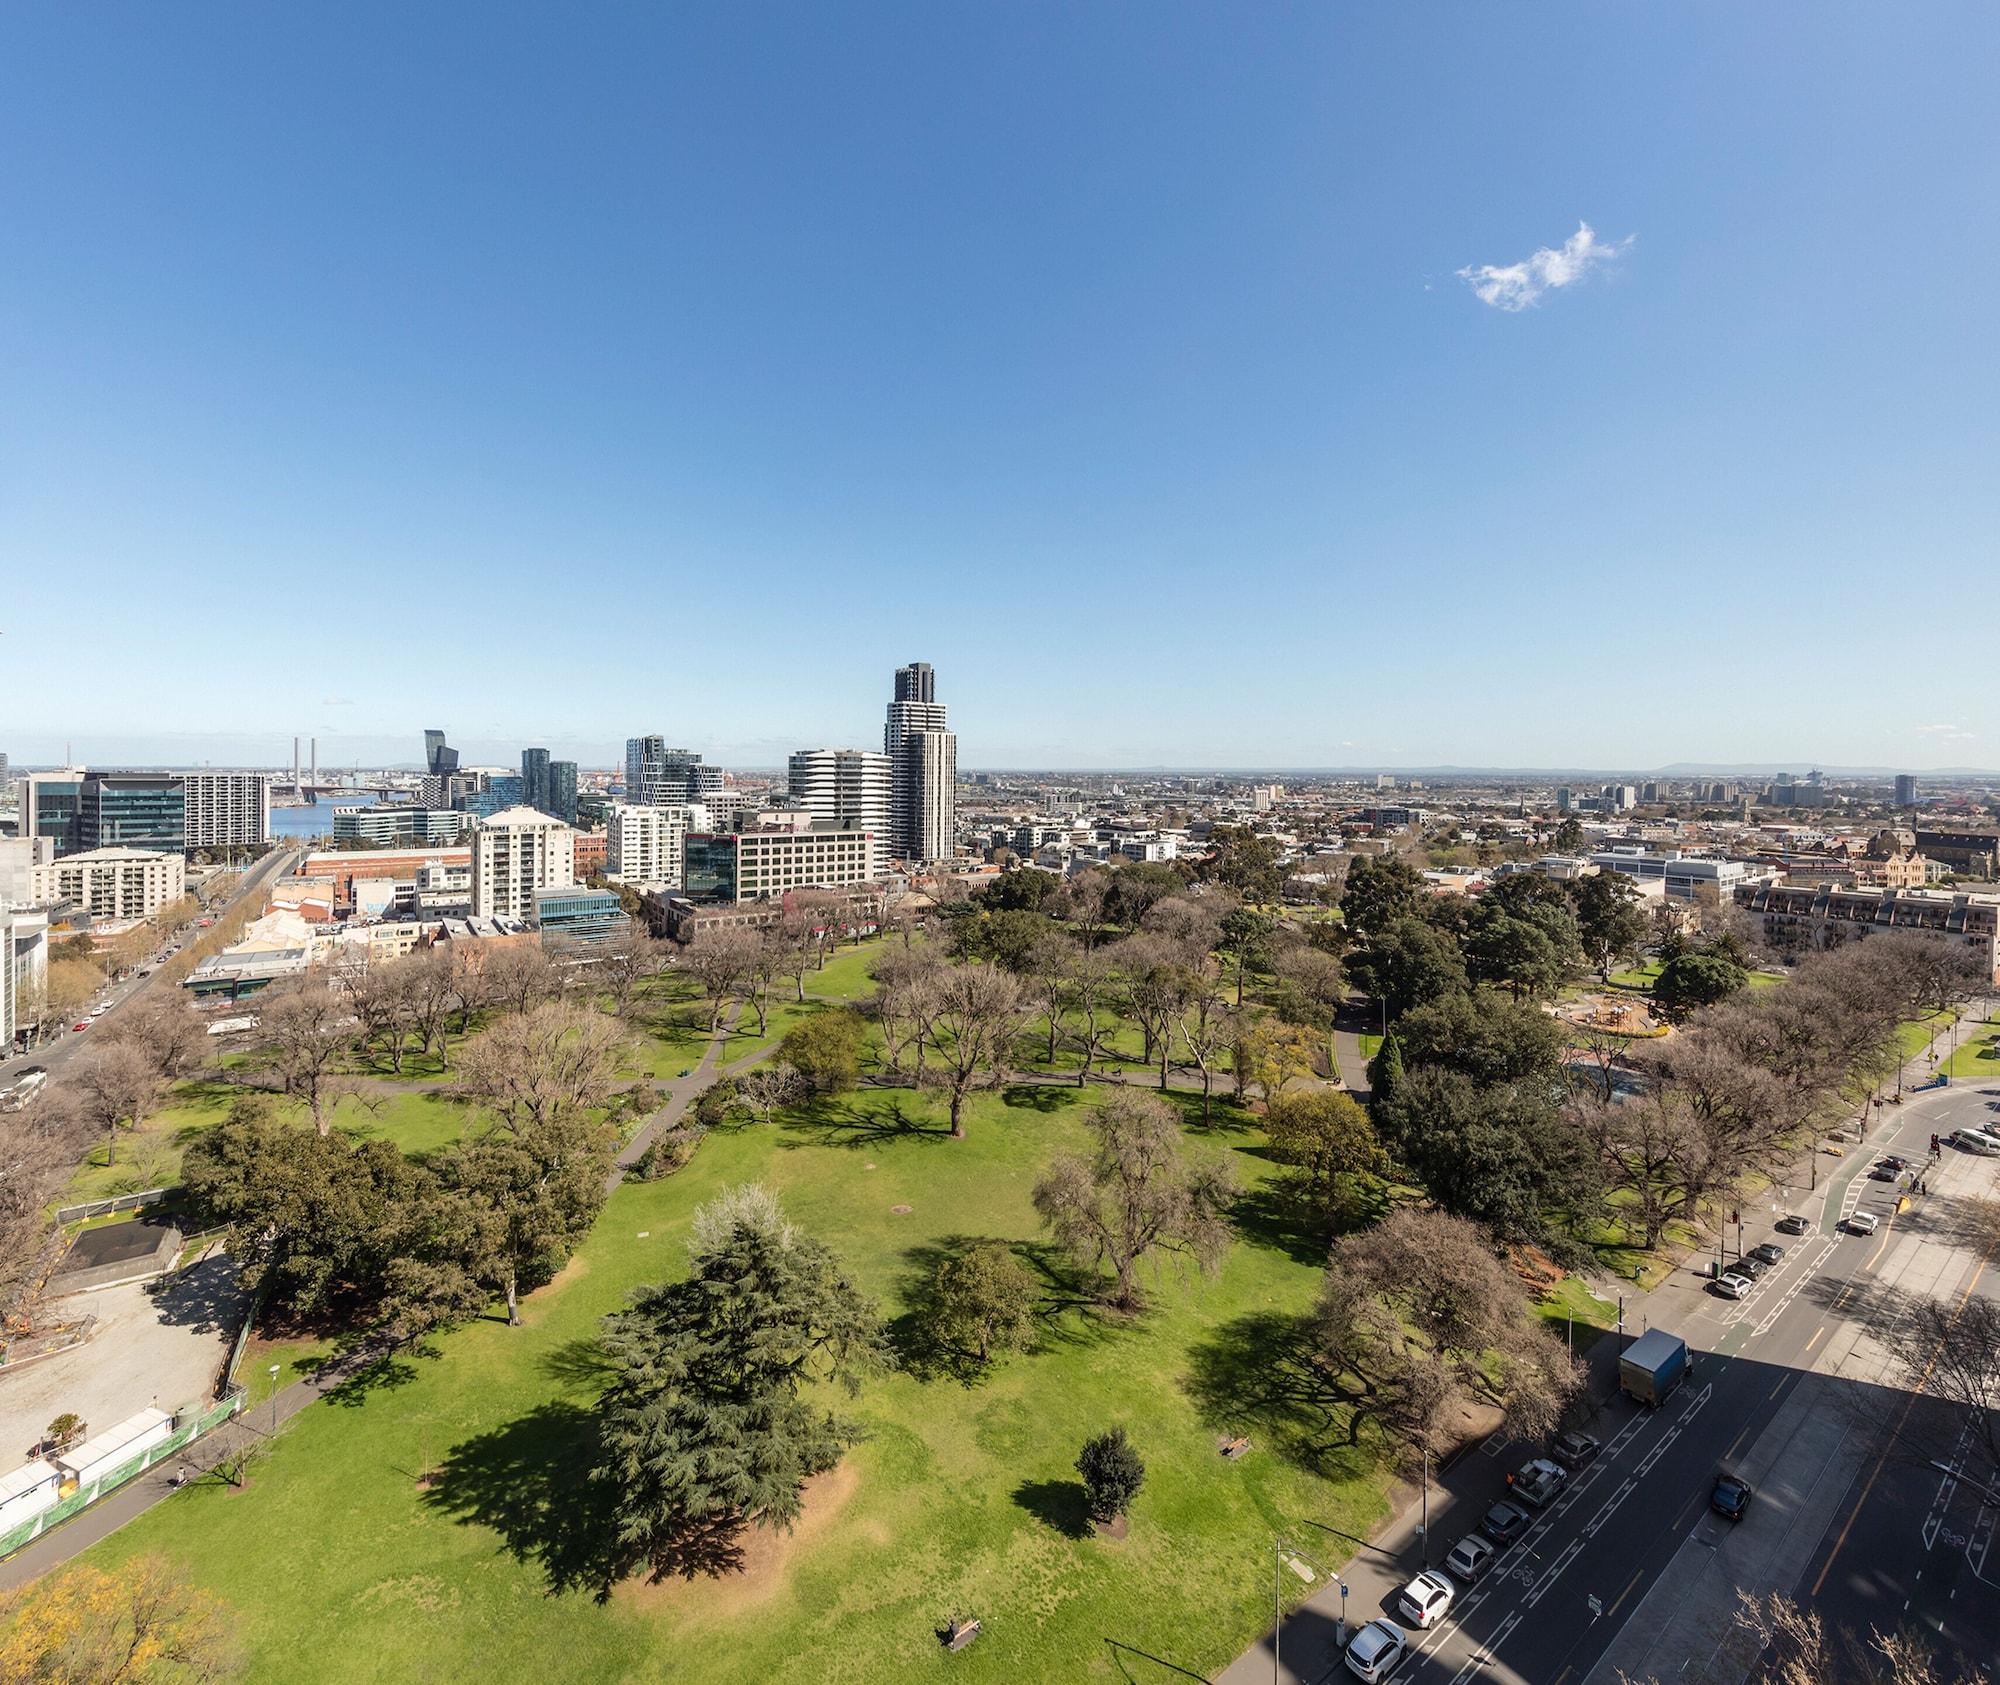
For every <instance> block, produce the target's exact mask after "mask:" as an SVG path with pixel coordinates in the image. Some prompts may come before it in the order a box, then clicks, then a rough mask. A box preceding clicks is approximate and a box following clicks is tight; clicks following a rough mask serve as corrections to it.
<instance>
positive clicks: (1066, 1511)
mask: <svg viewBox="0 0 2000 1685" xmlns="http://www.w3.org/2000/svg"><path fill="white" fill-rule="evenodd" d="M1014 1502H1015V1503H1017V1504H1018V1505H1020V1507H1021V1508H1022V1509H1024V1510H1026V1511H1027V1512H1028V1513H1029V1514H1030V1515H1032V1516H1033V1517H1034V1518H1035V1519H1036V1520H1037V1521H1039V1522H1042V1523H1043V1524H1044V1525H1046V1526H1049V1527H1053V1528H1054V1529H1055V1530H1056V1531H1057V1532H1058V1533H1060V1534H1062V1536H1063V1537H1064V1538H1065V1539H1087V1538H1089V1537H1090V1495H1089V1494H1088V1493H1087V1492H1085V1491H1084V1489H1083V1482H1082V1481H1080V1480H1024V1481H1022V1482H1021V1484H1020V1485H1019V1486H1016V1487H1015V1488H1014Z"/></svg>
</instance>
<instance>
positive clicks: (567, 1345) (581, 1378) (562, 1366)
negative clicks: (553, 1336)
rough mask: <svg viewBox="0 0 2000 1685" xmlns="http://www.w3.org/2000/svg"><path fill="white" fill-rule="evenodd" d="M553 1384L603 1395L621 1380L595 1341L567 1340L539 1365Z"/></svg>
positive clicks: (543, 1357)
mask: <svg viewBox="0 0 2000 1685" xmlns="http://www.w3.org/2000/svg"><path fill="white" fill-rule="evenodd" d="M536 1367H537V1368H539V1369H540V1370H541V1372H542V1373H543V1374H544V1375H546V1376H548V1378H549V1379H550V1380H552V1381H558V1382H560V1383H561V1384H562V1385H564V1386H566V1387H576V1388H579V1389H581V1390H583V1391H587V1392H590V1393H592V1394H598V1393H602V1392H603V1391H604V1390H605V1388H607V1387H608V1386H610V1385H611V1383H612V1381H613V1380H615V1379H616V1378H617V1373H618V1371H617V1368H616V1366H615V1365H614V1364H613V1363H612V1361H611V1359H610V1358H609V1357H608V1356H607V1355H606V1354H605V1350H604V1347H603V1345H602V1344H601V1343H600V1342H599V1341H597V1340H595V1339H581V1340H565V1341H564V1342H563V1343H562V1344H561V1345H559V1346H557V1347H555V1348H554V1349H553V1350H552V1351H548V1352H545V1353H544V1354H543V1355H542V1358H541V1361H540V1362H539V1363H538V1364H537V1365H536Z"/></svg>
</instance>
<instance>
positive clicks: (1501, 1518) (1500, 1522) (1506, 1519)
mask: <svg viewBox="0 0 2000 1685" xmlns="http://www.w3.org/2000/svg"><path fill="white" fill-rule="evenodd" d="M1534 1519H1535V1518H1534V1517H1533V1516H1532V1515H1530V1514H1529V1513H1528V1512H1527V1511H1526V1510H1524V1509H1523V1508H1522V1507H1521V1506H1520V1505H1519V1504H1513V1503H1509V1502H1508V1501H1507V1500H1506V1499H1505V1498H1502V1499H1501V1500H1500V1501H1499V1502H1498V1503H1497V1504H1495V1505H1494V1506H1493V1507H1492V1508H1491V1509H1490V1510H1488V1511H1487V1512H1486V1514H1485V1516H1484V1517H1483V1518H1482V1519H1481V1520H1480V1523H1479V1530H1480V1532H1482V1533H1484V1534H1485V1535H1486V1536H1487V1537H1488V1538H1489V1539H1491V1540H1492V1541H1493V1542H1494V1543H1495V1544H1496V1545H1503V1546H1504V1545H1511V1544H1512V1543H1513V1542H1514V1541H1515V1540H1516V1539H1518V1538H1519V1537H1520V1536H1521V1535H1522V1534H1523V1533H1525V1532H1527V1530H1528V1528H1529V1526H1530V1525H1531V1524H1532V1523H1533V1521H1534Z"/></svg>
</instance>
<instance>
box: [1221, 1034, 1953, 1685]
mask: <svg viewBox="0 0 2000 1685" xmlns="http://www.w3.org/2000/svg"><path fill="white" fill-rule="evenodd" d="M1986 1004H1987V1003H1985V1002H1983V1001H1979V1002H1973V1003H1970V1004H1969V1005H1968V1007H1967V1009H1966V1016H1967V1017H1968V1018H1971V1017H1974V1016H1977V1015H1979V1014H1980V1013H1981V1011H1982V1010H1983V1008H1984V1007H1985V1005H1986ZM1949 1033H1950V1030H1949V1026H1947V1028H1946V1029H1945V1030H1943V1031H1940V1032H1939V1033H1938V1035H1935V1036H1933V1037H1932V1038H1931V1040H1930V1041H1929V1042H1927V1043H1926V1044H1925V1045H1924V1046H1923V1047H1921V1048H1919V1049H1918V1050H1917V1051H1916V1053H1914V1054H1913V1055H1912V1056H1911V1057H1910V1058H1909V1059H1908V1060H1906V1061H1905V1062H1904V1065H1903V1069H1902V1077H1903V1082H1904V1084H1905V1085H1906V1087H1907V1086H1908V1085H1909V1084H1911V1083H1913V1082H1921V1081H1925V1080H1927V1078H1928V1076H1929V1074H1930V1061H1929V1055H1930V1051H1931V1049H1932V1048H1933V1047H1934V1046H1936V1044H1937V1042H1938V1040H1939V1037H1940V1036H1943V1035H1947V1034H1949ZM1893 1083H1894V1078H1893V1077H1892V1078H1891V1079H1890V1083H1889V1084H1887V1085H1885V1089H1886V1092H1889V1093H1893V1092H1894V1091H1895V1090H1894V1086H1893ZM1900 1125H1901V1110H1900V1108H1898V1107H1894V1106H1889V1105H1885V1106H1883V1107H1882V1108H1881V1110H1880V1112H1879V1114H1877V1113H1876V1111H1875V1109H1874V1108H1873V1107H1871V1108H1870V1119H1869V1124H1868V1132H1869V1133H1870V1134H1873V1133H1874V1132H1875V1131H1877V1130H1881V1129H1887V1130H1894V1129H1896V1128H1899V1127H1900ZM1864 1139H1865V1137H1864ZM1855 1151H1857V1152H1858V1151H1859V1149H1858V1148H1857V1149H1855ZM1852 1156H1853V1155H1852V1154H1851V1153H1850V1154H1849V1155H1847V1157H1843V1159H1841V1160H1840V1161H1837V1162H1838V1163H1839V1164H1842V1165H1845V1164H1846V1163H1847V1162H1848V1158H1849V1157H1852ZM1812 1162H1813V1160H1812V1156H1811V1155H1810V1154H1807V1155H1802V1156H1801V1157H1800V1158H1799V1160H1798V1161H1797V1163H1796V1164H1794V1165H1792V1166H1790V1167H1789V1169H1788V1172H1787V1175H1786V1177H1785V1178H1782V1179H1774V1180H1773V1183H1772V1188H1773V1190H1774V1191H1778V1190H1782V1191H1783V1192H1784V1193H1787V1194H1789V1193H1793V1192H1799V1193H1803V1192H1804V1191H1805V1189H1806V1184H1807V1182H1808V1181H1810V1180H1812V1179H1813V1171H1812V1170H1811V1168H1810V1167H1811V1165H1812ZM1834 1162H1836V1161H1832V1160H1829V1163H1834ZM1829 1174H1830V1175H1837V1174H1839V1171H1838V1170H1834V1171H1831V1172H1830V1173H1829ZM1827 1179H1828V1178H1827V1177H1824V1176H1823V1177H1820V1178H1819V1181H1820V1184H1821V1185H1822V1186H1824V1184H1825V1182H1826V1180H1827ZM1772 1207H1773V1213H1774V1214H1777V1213H1779V1212H1781V1211H1782V1209H1783V1207H1782V1205H1781V1204H1780V1203H1779V1201H1777V1200H1775V1199H1774V1200H1773V1202H1772ZM1767 1225H1768V1219H1765V1218H1761V1217H1760V1218H1759V1219H1758V1220H1757V1221H1756V1222H1755V1224H1754V1225H1753V1224H1752V1223H1750V1222H1746V1223H1745V1224H1744V1229H1745V1234H1744V1237H1743V1238H1744V1243H1745V1244H1746V1245H1754V1244H1755V1243H1756V1242H1757V1241H1758V1240H1761V1239H1764V1238H1766V1236H1765V1234H1764V1229H1765V1228H1766V1227H1767ZM1753 1226H1754V1228H1755V1233H1754V1234H1753V1233H1751V1232H1749V1231H1751V1230H1752V1228H1753ZM1708 1256H1709V1255H1708V1254H1706V1253H1702V1254H1690V1255H1689V1256H1688V1257H1687V1258H1684V1259H1682V1260H1680V1261H1679V1262H1677V1263H1676V1264H1675V1266H1674V1267H1673V1268H1672V1269H1671V1270H1670V1271H1669V1272H1668V1273H1667V1275H1666V1277H1665V1278H1664V1279H1663V1280H1662V1281H1661V1282H1660V1283H1659V1284H1658V1285H1657V1286H1655V1287H1653V1288H1650V1289H1645V1290H1642V1289H1640V1288H1639V1287H1638V1286H1637V1285H1636V1284H1634V1283H1631V1282H1625V1283H1618V1282H1609V1283H1593V1288H1594V1290H1596V1291H1598V1292H1599V1293H1600V1294H1622V1298H1623V1311H1624V1321H1623V1327H1624V1330H1625V1332H1626V1333H1628V1334H1637V1333H1640V1332H1642V1331H1643V1330H1645V1329H1646V1328H1649V1327H1652V1326H1654V1325H1655V1324H1665V1325H1666V1326H1668V1327H1670V1328H1672V1327H1678V1326H1679V1325H1680V1323H1681V1322H1682V1320H1683V1317H1684V1315H1685V1314H1686V1312H1687V1310H1688V1308H1689V1306H1690V1305H1691V1304H1696V1303H1701V1302H1705V1299H1706V1283H1707V1280H1708V1276H1707V1270H1706V1264H1707V1260H1708ZM1624 1345H1625V1342H1624V1341H1623V1340H1622V1339H1620V1338H1618V1337H1617V1333H1616V1330H1612V1331H1609V1332H1606V1333H1605V1334H1603V1335H1602V1336H1601V1337H1599V1338H1596V1339H1594V1341H1593V1343H1592V1344H1591V1346H1590V1348H1589V1349H1588V1351H1586V1352H1583V1353H1581V1354H1579V1355H1581V1356H1582V1357H1583V1359H1584V1361H1585V1363H1586V1364H1587V1366H1588V1368H1589V1380H1588V1382H1587V1383H1586V1395H1587V1397H1588V1398H1589V1400H1590V1402H1591V1416H1590V1418H1588V1419H1586V1420H1584V1421H1583V1422H1582V1423H1581V1424H1580V1425H1581V1426H1582V1427H1583V1428H1584V1429H1585V1430H1586V1431H1589V1430H1590V1429H1591V1424H1592V1420H1594V1419H1595V1417H1596V1416H1597V1414H1598V1413H1599V1412H1600V1411H1601V1410H1602V1409H1603V1408H1604V1406H1605V1405H1606V1404H1608V1403H1609V1402H1610V1401H1611V1400H1612V1399H1613V1398H1615V1397H1616V1396H1617V1393H1618V1359H1619V1357H1620V1355H1621V1354H1622V1352H1623V1350H1624ZM1801 1390H1802V1391H1804V1390H1806V1389H1801ZM1540 1449H1541V1448H1540V1447H1539V1446H1531V1445H1526V1444H1517V1443H1513V1442H1510V1441H1506V1440H1502V1439H1499V1438H1498V1437H1497V1436H1496V1437H1494V1438H1491V1439H1488V1440H1485V1441H1481V1442H1478V1443H1476V1444H1472V1445H1468V1446H1465V1447H1463V1448H1462V1449H1461V1450H1459V1451H1458V1452H1457V1453H1455V1454H1454V1455H1453V1456H1452V1457H1451V1458H1450V1459H1448V1460H1447V1461H1446V1462H1445V1463H1444V1464H1443V1465H1441V1466H1440V1467H1437V1468H1434V1469H1433V1470H1432V1471H1431V1482H1430V1550H1429V1553H1428V1559H1429V1561H1430V1562H1432V1563H1436V1562H1438V1561H1439V1560H1441V1559H1442V1557H1443V1555H1444V1553H1445V1552H1446V1551H1447V1550H1449V1549H1450V1548H1451V1546H1452V1544H1453V1542H1454V1541H1456V1540H1457V1539H1458V1538H1460V1537H1461V1536H1462V1535H1464V1534H1466V1533H1469V1532H1471V1531H1472V1530H1473V1529H1474V1527H1475V1525H1476V1524H1477V1522H1478V1520H1479V1517H1480V1516H1481V1515H1483V1514H1484V1513H1485V1511H1486V1508H1487V1506H1488V1505H1489V1504H1491V1503H1492V1502H1493V1501H1494V1500H1495V1499H1497V1498H1500V1497H1502V1496H1504V1495H1505V1493H1506V1475H1507V1471H1508V1470H1509V1469H1511V1468H1513V1467H1515V1466H1516V1465H1517V1464H1519V1463H1520V1462H1521V1461H1523V1460H1525V1459H1526V1458H1527V1457H1529V1456H1532V1455H1535V1454H1537V1453H1538V1452H1539V1451H1540ZM1838 1452H1839V1447H1838V1446H1833V1447H1830V1448H1829V1449H1828V1451H1827V1457H1828V1459H1829V1460H1831V1459H1832V1458H1834V1457H1835V1456H1837V1454H1838ZM1399 1498H1400V1500H1401V1507H1400V1508H1399V1509H1397V1510H1396V1511H1395V1513H1393V1514H1392V1515H1391V1516H1390V1518H1389V1519H1388V1520H1387V1521H1385V1522H1384V1523H1383V1524H1382V1525H1381V1526H1380V1527H1378V1528H1377V1529H1376V1530H1375V1532H1374V1533H1373V1534H1372V1535H1371V1536H1370V1537H1369V1538H1367V1539H1354V1538H1352V1537H1350V1536H1349V1535H1346V1534H1339V1533H1334V1532H1332V1531H1330V1530H1328V1529H1323V1528H1320V1527H1318V1526H1317V1524H1315V1523H1313V1522H1310V1521H1302V1522H1295V1523H1291V1524H1290V1525H1289V1530H1288V1532H1287V1534H1286V1537H1285V1543H1286V1544H1287V1546H1289V1547H1293V1549H1294V1550H1295V1551H1296V1553H1297V1554H1298V1555H1299V1556H1301V1557H1302V1558H1303V1559H1304V1560H1305V1561H1306V1562H1308V1563H1309V1564H1311V1565H1312V1566H1314V1567H1315V1568H1316V1569H1318V1570H1320V1574H1319V1577H1320V1579H1321V1581H1323V1582H1324V1583H1323V1585H1322V1589H1320V1590H1317V1591H1315V1592H1314V1593H1313V1594H1312V1595H1311V1596H1310V1597H1309V1598H1307V1599H1306V1600H1305V1602H1303V1603H1301V1604H1300V1605H1299V1606H1298V1607H1297V1608H1296V1609H1294V1610H1292V1611H1291V1612H1290V1613H1288V1614H1287V1615H1286V1616H1285V1619H1284V1624H1283V1627H1282V1629H1281V1631H1280V1633H1279V1635H1278V1648H1279V1661H1280V1664H1281V1665H1280V1666H1279V1667H1278V1668H1277V1669H1276V1670H1275V1671H1274V1669H1273V1666H1272V1653H1271V1652H1272V1642H1273V1634H1272V1633H1270V1632H1266V1633H1265V1634H1264V1636H1263V1637H1262V1638H1260V1639H1259V1640H1258V1641H1257V1642H1256V1643H1255V1644H1254V1645H1252V1646H1251V1647H1250V1648H1249V1649H1248V1650H1246V1651H1244V1652H1243V1654H1242V1655H1240V1656H1238V1657H1237V1658H1236V1660H1235V1661H1234V1662H1232V1663H1231V1664H1230V1665H1229V1666H1228V1667H1227V1668H1225V1669H1224V1670H1223V1671H1222V1672H1221V1673H1219V1674H1218V1675H1216V1681H1215V1685H1265V1682H1266V1681H1269V1680H1272V1679H1274V1678H1275V1679H1276V1680H1277V1681H1279V1685H1322V1682H1324V1681H1325V1680H1327V1679H1328V1678H1329V1677H1330V1676H1331V1675H1332V1674H1333V1673H1334V1671H1335V1670H1336V1669H1337V1668H1338V1666H1339V1660H1340V1650H1339V1640H1340V1617H1341V1609H1342V1601H1343V1600H1342V1595H1341V1586H1340V1584H1339V1583H1338V1582H1337V1581H1336V1580H1335V1578H1334V1577H1333V1574H1334V1570H1335V1569H1338V1571H1339V1575H1340V1577H1341V1578H1343V1579H1344V1580H1345V1582H1346V1590H1347V1595H1346V1599H1345V1604H1346V1615H1347V1620H1346V1631H1347V1632H1348V1633H1349V1634H1350V1635H1351V1634H1352V1633H1353V1631H1354V1629H1355V1628H1356V1627H1358V1626H1360V1625H1361V1624H1362V1623H1364V1622H1366V1621H1369V1620H1372V1619H1374V1618H1375V1617H1376V1616H1377V1615H1381V1614H1387V1613H1389V1611H1390V1607H1391V1604H1392V1601H1393V1599H1394V1596H1395V1594H1396V1592H1397V1591H1398V1590H1400V1589H1401V1588H1402V1587H1403V1586H1404V1585H1405V1584H1407V1583H1408V1581H1409V1579H1410V1577H1411V1576H1412V1575H1413V1574H1415V1573H1416V1572H1417V1570H1418V1569H1419V1568H1420V1567H1422V1566H1424V1563H1425V1553H1424V1551H1423V1550H1422V1520H1423V1501H1422V1496H1421V1494H1420V1493H1419V1492H1418V1491H1416V1490H1415V1489H1414V1487H1413V1485H1412V1484H1411V1483H1408V1482H1405V1483H1401V1484H1399V1485H1398V1486H1397V1487H1396V1488H1394V1489H1392V1493H1391V1501H1392V1503H1393V1502H1396V1501H1397V1500H1398V1499H1399ZM1343 1558H1344V1560H1343ZM1390 1618H1391V1619H1397V1618H1398V1617H1396V1616H1394V1615H1393V1614H1391V1615H1390Z"/></svg>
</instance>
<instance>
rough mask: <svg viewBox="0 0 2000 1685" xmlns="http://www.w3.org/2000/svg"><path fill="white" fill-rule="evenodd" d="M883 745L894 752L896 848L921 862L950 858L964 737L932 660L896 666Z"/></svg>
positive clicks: (897, 852)
mask: <svg viewBox="0 0 2000 1685" xmlns="http://www.w3.org/2000/svg"><path fill="white" fill-rule="evenodd" d="M882 750H883V753H885V754H886V755H887V756H888V757H889V767H890V812H889V833H890V844H891V848H892V850H893V852H894V853H895V855H896V856H897V858H899V859H902V860H907V861H910V862H912V863H915V864H919V865H928V864H929V863H930V862H931V861H933V860H943V859H948V858H949V857H950V855H951V853H952V849H953V846H954V838H955V836H956V827H957V805H956V796H957V780H958V739H957V737H956V736H954V735H953V733H952V730H951V726H950V724H949V722H948V720H947V718H946V715H945V706H944V704H943V703H942V702H940V701H938V700H937V675H936V674H934V673H933V672H932V671H931V665H930V663H929V662H928V661H912V662H911V663H910V664H909V665H908V666H907V667H899V668H897V669H896V694H895V699H894V700H893V701H892V702H891V703H890V704H889V718H888V723H887V724H886V725H884V726H883V728H882Z"/></svg>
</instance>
